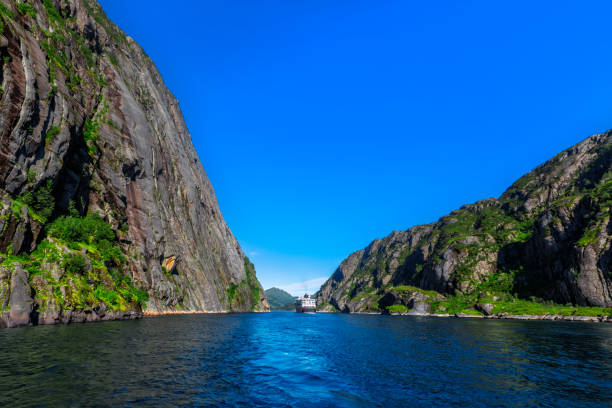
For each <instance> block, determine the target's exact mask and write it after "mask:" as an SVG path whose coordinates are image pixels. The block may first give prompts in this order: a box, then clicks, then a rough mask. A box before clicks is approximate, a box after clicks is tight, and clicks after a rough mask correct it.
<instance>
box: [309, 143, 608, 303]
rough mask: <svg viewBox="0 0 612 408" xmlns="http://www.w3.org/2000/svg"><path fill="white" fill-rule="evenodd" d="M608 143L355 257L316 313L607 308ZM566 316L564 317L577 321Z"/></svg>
mask: <svg viewBox="0 0 612 408" xmlns="http://www.w3.org/2000/svg"><path fill="white" fill-rule="evenodd" d="M611 134H612V133H611V132H610V131H608V132H605V133H603V134H597V135H593V136H591V137H589V138H587V139H585V140H583V141H582V142H580V143H578V144H576V145H575V146H572V147H570V148H568V149H566V150H564V151H563V152H561V153H559V154H558V155H556V156H555V157H553V158H552V159H550V160H548V161H547V162H545V163H543V164H541V165H540V166H537V167H536V168H535V169H533V170H532V171H530V172H529V173H527V174H525V175H524V176H522V177H520V178H519V179H518V180H517V181H516V182H515V183H513V184H512V185H511V186H510V187H509V188H508V189H507V190H506V191H505V192H504V193H503V194H502V195H501V196H500V197H499V198H489V199H485V200H481V201H478V202H476V203H473V204H468V205H464V206H462V207H461V208H460V209H458V210H455V211H452V212H451V213H450V214H448V215H446V216H443V217H441V218H440V219H439V220H438V221H436V222H433V223H430V224H425V225H417V226H414V227H411V228H410V229H408V230H406V231H393V232H392V233H391V234H390V235H388V236H386V237H385V238H383V239H376V240H374V241H372V243H370V244H369V245H368V246H367V247H366V248H364V249H362V250H358V251H356V252H354V253H352V254H350V255H349V256H348V257H347V258H346V259H345V260H344V261H343V262H342V263H341V265H340V266H339V267H338V269H336V271H335V272H334V274H332V276H331V277H330V278H329V279H328V280H327V282H326V283H325V284H324V285H323V286H322V287H321V290H320V291H319V292H318V296H317V300H318V303H319V307H320V308H321V309H322V310H329V311H333V310H337V311H338V310H339V311H345V312H360V311H361V312H363V311H374V312H389V311H393V310H395V311H408V310H415V309H416V310H415V311H418V312H448V311H449V310H450V311H452V312H455V313H456V312H463V311H471V312H474V313H484V314H487V313H493V312H497V313H503V312H517V311H520V310H519V309H520V308H522V309H521V310H523V309H525V310H527V309H529V308H531V309H534V310H535V309H538V308H540V309H543V308H544V307H543V306H542V307H540V306H538V305H543V304H544V303H546V302H556V303H558V304H562V305H565V304H571V305H576V306H586V307H589V306H594V307H605V308H609V307H610V306H612V277H611V276H610V265H611V259H612V253H611V250H610V235H611V231H610V230H611V229H612V227H611V225H610V221H609V220H610V206H611V203H612V200H611V196H612V193H611V190H612V173H611V171H610V169H611V168H612V136H611ZM425 292H427V293H425ZM521 302H523V303H521ZM525 302H527V303H525ZM519 304H520V305H521V306H520V308H519ZM485 305H486V306H485ZM389 308H391V310H390V309H389ZM570 309H571V307H570V306H568V309H567V310H564V312H567V313H572V312H576V310H570ZM587 312H588V311H587ZM591 312H593V313H594V312H595V311H594V310H592V311H591Z"/></svg>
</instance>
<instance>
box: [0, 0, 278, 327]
mask: <svg viewBox="0 0 612 408" xmlns="http://www.w3.org/2000/svg"><path fill="white" fill-rule="evenodd" d="M26 4H27V6H23V5H21V6H19V7H18V3H17V2H16V1H13V0H2V2H1V3H0V18H1V23H2V25H1V28H2V29H1V35H0V66H1V71H0V76H1V77H0V80H1V85H2V88H1V90H0V194H1V195H2V202H0V204H1V207H0V212H1V214H0V231H1V235H0V253H4V254H7V255H11V256H22V257H23V256H25V257H27V256H28V254H31V253H32V252H34V251H35V250H36V248H37V245H39V244H40V243H41V242H47V241H48V240H50V238H47V237H45V232H44V231H45V230H44V226H45V224H48V223H49V222H50V221H52V220H53V219H55V218H57V217H59V216H62V215H66V214H72V215H74V216H76V215H78V216H80V217H84V216H85V215H87V214H94V213H95V214H99V215H100V216H101V217H102V218H103V220H104V221H105V222H107V223H108V224H110V226H111V227H112V229H113V231H114V233H115V234H116V237H117V242H118V243H119V244H118V245H119V246H120V249H121V251H122V253H123V254H124V256H125V262H123V263H122V265H121V268H122V270H121V272H122V273H123V274H124V275H125V276H129V277H130V279H131V281H130V283H129V284H130V285H132V284H133V285H134V286H137V287H140V288H142V289H143V290H145V291H146V292H147V294H148V300H146V301H143V302H140V303H139V304H136V303H133V302H132V303H130V302H128V301H126V302H127V303H126V304H125V305H123V306H122V307H121V308H120V309H123V310H120V309H117V310H114V311H109V313H122V314H128V315H130V313H140V312H141V311H142V310H141V306H142V307H144V311H145V312H173V311H207V312H225V311H267V310H268V309H269V308H268V305H267V301H266V298H265V294H264V291H263V289H262V288H261V286H260V285H259V282H258V281H257V278H256V277H255V271H254V268H253V267H252V264H250V262H249V261H248V259H247V258H246V256H245V254H244V253H243V252H242V250H241V248H240V246H239V244H238V242H237V241H236V239H235V238H234V236H233V235H232V232H231V231H230V229H229V228H228V226H227V225H226V224H225V221H224V220H223V216H222V215H221V212H220V211H219V207H218V204H217V200H216V197H215V193H214V190H213V187H212V185H211V183H210V181H209V180H208V178H207V176H206V173H205V171H204V169H203V167H202V164H201V163H200V160H199V158H198V156H197V154H196V152H195V150H194V148H193V145H192V143H191V138H190V135H189V133H188V131H187V128H186V125H185V122H184V120H183V117H182V114H181V111H180V109H179V106H178V102H177V101H176V99H175V98H174V97H173V96H172V94H171V93H170V92H169V91H168V89H167V88H166V87H165V86H164V83H163V81H162V78H161V76H160V74H159V72H158V71H157V69H156V68H155V66H154V64H153V62H152V61H151V60H150V58H149V57H148V56H147V55H146V54H145V52H144V51H143V50H142V48H141V47H140V46H139V45H138V44H136V43H135V42H134V41H133V40H132V39H131V38H130V37H127V36H126V35H125V34H124V33H123V32H122V31H121V30H120V29H119V28H118V27H117V26H116V25H115V24H113V23H112V22H110V21H109V20H108V19H107V18H106V16H105V15H104V13H103V11H102V9H101V7H100V6H99V5H98V4H97V3H96V2H95V1H93V0H44V1H42V0H38V1H33V0H29V1H28V2H27V3H26ZM45 188H46V189H47V191H50V194H51V196H52V200H51V201H52V204H51V206H52V208H50V209H49V211H48V213H47V214H46V215H45V216H41V214H40V212H41V211H42V212H45V209H44V208H45V205H42V204H41V202H38V204H39V206H38V207H39V208H37V211H34V210H33V209H32V205H23V203H24V202H26V203H31V202H33V201H32V199H31V197H32V196H34V197H38V196H41V195H42V194H41V193H40V192H41V191H43V192H44V191H45V190H44V189H45ZM28 194H30V196H28ZM28 197H29V198H30V200H29V201H28V199H26V198H28ZM34 202H36V201H35V200H34ZM35 212H37V214H34V213H35ZM49 242H51V241H49ZM53 245H56V246H57V245H59V244H58V243H57V242H55V241H53ZM7 251H10V254H8V253H7ZM60 252H61V253H64V254H67V252H66V251H64V252H62V251H60ZM92 259H93V258H92ZM13 261H14V260H13ZM7 262H8V263H9V264H10V263H11V262H12V260H11V259H6V260H5V263H7ZM62 262H63V261H62V260H59V261H57V262H55V263H53V262H51V264H50V265H45V266H44V267H43V269H44V272H45V273H43V274H42V275H44V276H46V277H47V278H48V280H50V281H53V282H51V283H49V285H50V286H49V287H50V288H51V292H53V293H59V292H58V291H59V290H60V287H59V286H61V285H60V282H59V281H58V280H54V279H52V277H51V272H50V271H51V269H58V268H59V269H62V268H63V266H62ZM94 264H95V265H97V264H96V262H95V259H94ZM26 266H27V265H26ZM35 266H36V267H38V268H40V265H39V264H38V263H37V264H36V265H35ZM32 268H34V266H32V265H30V266H29V267H26V270H28V271H29V272H27V274H28V279H27V280H26V283H27V282H29V284H31V283H32V279H33V276H32V275H35V273H34V272H36V271H34V272H33V271H32ZM107 269H110V267H109V268H107ZM93 270H94V272H93V273H94V274H95V273H97V272H96V271H97V269H96V268H95V267H94V268H93ZM90 279H91V281H92V285H94V284H96V278H95V277H90ZM2 282H4V283H6V282H5V281H2V280H1V279H0V284H1V283H2ZM11 282H12V280H11ZM37 284H38V286H39V289H41V290H42V287H40V286H41V285H42V286H44V282H42V281H40V280H39V281H38V282H37ZM11 285H12V283H11ZM58 285H59V286H58ZM56 289H57V290H56ZM109 290H110V289H109ZM37 293H38V292H36V291H35V293H34V300H35V304H37V305H39V307H40V306H41V302H40V301H39V299H38V297H37ZM99 293H101V292H99ZM37 299H38V300H37ZM56 300H57V301H58V302H59V303H61V304H63V306H62V305H61V304H58V305H55V306H53V307H51V309H50V311H47V310H44V311H43V310H39V311H38V315H39V316H44V318H43V319H41V321H40V322H41V323H43V322H44V323H48V322H49V323H52V322H58V321H63V320H66V316H68V315H69V314H72V315H76V314H83V316H85V314H87V315H91V314H92V313H94V312H93V310H94V309H95V308H97V309H96V310H98V311H99V310H102V309H104V308H105V307H107V305H106V304H105V302H104V301H102V300H101V299H93V298H91V296H90V299H87V302H86V304H82V302H76V301H75V302H73V304H72V305H71V306H66V302H64V300H66V299H62V298H61V296H59V295H58V296H57V299H56ZM36 302H38V303H36ZM101 308H102V309H101ZM11 310H12V308H11ZM47 312H48V313H47ZM85 312H87V313H85ZM130 316H131V315H130ZM9 320H11V319H9ZM20 322H21V321H20ZM9 323H10V322H9ZM21 323H23V322H21ZM21 323H20V324H21ZM29 323H36V322H35V321H31V322H29ZM10 324H12V323H10Z"/></svg>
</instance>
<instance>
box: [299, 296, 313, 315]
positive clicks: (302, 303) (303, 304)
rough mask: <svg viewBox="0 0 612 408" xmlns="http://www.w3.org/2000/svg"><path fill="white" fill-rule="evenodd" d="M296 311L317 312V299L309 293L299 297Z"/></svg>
mask: <svg viewBox="0 0 612 408" xmlns="http://www.w3.org/2000/svg"><path fill="white" fill-rule="evenodd" d="M295 311H296V312H298V313H316V311H317V300H316V299H314V298H311V297H310V296H309V295H307V294H306V295H304V296H303V297H299V298H297V300H296V301H295Z"/></svg>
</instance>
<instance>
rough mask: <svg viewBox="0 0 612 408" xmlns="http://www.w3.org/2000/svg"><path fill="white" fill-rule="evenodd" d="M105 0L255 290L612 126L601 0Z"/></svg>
mask: <svg viewBox="0 0 612 408" xmlns="http://www.w3.org/2000/svg"><path fill="white" fill-rule="evenodd" d="M100 3H101V5H102V6H103V8H104V10H105V12H106V13H107V14H108V16H109V18H111V20H113V21H114V22H115V23H117V24H118V25H119V27H120V28H121V29H122V30H123V31H124V32H126V34H127V35H130V36H131V37H132V38H134V39H135V41H137V42H138V43H139V44H140V45H141V46H142V47H143V48H144V50H145V51H146V52H147V54H148V55H149V56H150V57H151V58H152V60H153V61H154V62H155V64H156V66H157V67H158V69H159V71H160V73H161V74H162V77H163V79H164V81H165V83H166V85H167V86H168V88H169V89H170V90H171V91H172V92H173V93H174V95H175V96H176V97H177V99H178V100H179V101H180V107H181V110H182V112H183V114H184V116H185V120H186V123H187V126H188V129H189V130H190V133H191V136H192V140H193V144H194V146H195V148H196V151H197V152H198V155H199V156H200V159H201V161H202V164H203V166H204V169H205V170H206V172H207V174H208V176H209V178H210V180H211V183H212V185H213V187H214V189H215V192H216V195H217V199H218V201H219V206H220V208H221V211H222V214H223V217H224V219H225V220H226V222H227V224H228V225H229V227H230V228H231V230H232V232H233V234H234V236H235V237H236V239H237V240H238V241H239V243H240V245H241V246H242V248H243V250H244V252H245V253H246V254H247V255H248V256H249V258H250V259H251V261H252V262H253V263H254V264H255V267H256V271H257V276H258V279H259V280H260V282H261V283H262V286H263V287H264V288H271V287H278V288H281V289H283V290H286V289H285V288H290V290H292V291H293V292H292V291H290V290H287V291H288V292H289V293H291V294H292V295H295V294H303V292H304V291H306V292H308V293H314V291H316V290H318V287H316V286H317V285H319V286H320V283H322V282H323V281H324V280H326V279H327V278H329V277H330V276H331V274H332V273H333V271H334V270H335V269H336V268H337V267H338V265H339V264H340V262H341V261H342V260H343V259H345V258H346V257H347V256H348V255H349V254H350V253H352V252H354V251H357V250H359V249H362V248H364V247H365V246H367V245H368V244H369V243H370V242H372V241H373V240H374V239H376V238H382V237H384V236H386V235H388V234H389V233H391V232H392V231H394V230H405V229H407V228H409V227H411V226H413V225H418V224H427V223H430V222H434V221H436V220H437V219H439V218H440V217H442V216H444V215H445V214H448V213H449V212H450V211H452V210H454V209H457V208H459V207H461V206H462V205H464V204H469V203H472V202H475V201H478V200H481V199H485V198H488V197H499V195H500V194H501V193H502V192H503V191H504V190H505V189H506V188H508V187H509V186H510V185H511V184H512V183H513V182H514V181H515V180H517V179H518V178H519V177H521V176H522V175H523V174H525V173H527V172H529V171H531V170H532V169H533V168H535V167H536V166H538V165H540V164H542V163H543V162H545V161H546V160H548V159H550V158H552V157H553V156H554V155H556V154H558V153H559V152H561V151H563V150H565V149H566V148H568V147H570V146H572V145H574V144H576V143H578V142H580V141H581V140H584V139H585V138H586V137H588V136H590V135H592V134H595V133H602V132H604V131H605V130H607V129H608V128H609V126H610V124H609V119H608V118H609V116H610V115H609V111H610V107H609V103H607V100H608V98H607V95H609V94H611V93H612V92H611V91H612V89H611V88H612V83H611V82H610V80H609V79H608V77H609V75H608V73H607V70H606V67H607V66H608V65H609V64H608V63H609V62H612V61H611V60H612V56H610V55H609V54H610V53H609V52H608V51H609V46H608V45H607V43H608V42H609V41H607V40H608V36H609V35H607V32H606V29H605V28H606V24H605V23H606V20H605V17H606V16H607V15H609V13H607V12H609V11H610V10H611V6H610V5H609V4H606V3H605V2H593V3H589V4H587V5H574V4H571V3H569V2H562V3H559V2H554V3H553V2H546V3H539V4H536V5H533V4H531V3H527V2H520V3H513V4H512V5H511V6H508V5H504V4H489V3H487V2H469V3H463V4H459V5H458V4H454V3H451V2H436V3H434V4H427V5H423V4H417V5H406V4H403V3H401V2H389V3H385V4H378V3H376V4H373V3H368V2H357V3H354V4H351V5H350V6H349V5H348V4H347V3H334V4H326V3H323V2H315V3H311V4H307V5H306V4H300V5H297V4H286V3H283V2H274V1H272V2H266V3H264V4H258V5H254V4H251V3H249V2H239V5H240V7H235V6H236V4H234V3H233V4H232V5H229V4H221V3H215V2H191V3H185V4H183V6H182V7H175V8H172V7H171V8H168V7H166V6H167V5H166V4H165V3H162V2H151V1H147V2H146V3H145V2H144V1H132V2H113V1H110V0H106V1H101V2H100ZM185 10H190V13H185V12H184V11H185ZM134 15H138V16H139V18H138V19H134V18H133V16H134ZM500 16H503V18H501V17H500ZM152 22H160V24H154V23H152ZM162 22H163V23H164V24H163V25H162V24H161V23H162ZM160 27H164V29H162V30H160ZM281 33H282V35H280V34H281ZM449 129H450V130H449ZM319 282H320V283H319ZM315 287H316V289H315ZM313 289H314V290H313ZM300 292H302V293H300Z"/></svg>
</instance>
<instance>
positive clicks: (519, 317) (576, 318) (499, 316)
mask: <svg viewBox="0 0 612 408" xmlns="http://www.w3.org/2000/svg"><path fill="white" fill-rule="evenodd" d="M318 313H339V312H329V311H319V312H318ZM351 314H367V315H382V314H389V315H391V316H423V317H446V318H465V319H511V320H558V321H567V322H599V323H612V316H564V315H513V314H507V313H499V314H494V315H489V316H485V315H481V314H469V313H455V314H449V313H412V312H408V313H375V312H354V313H351Z"/></svg>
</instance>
